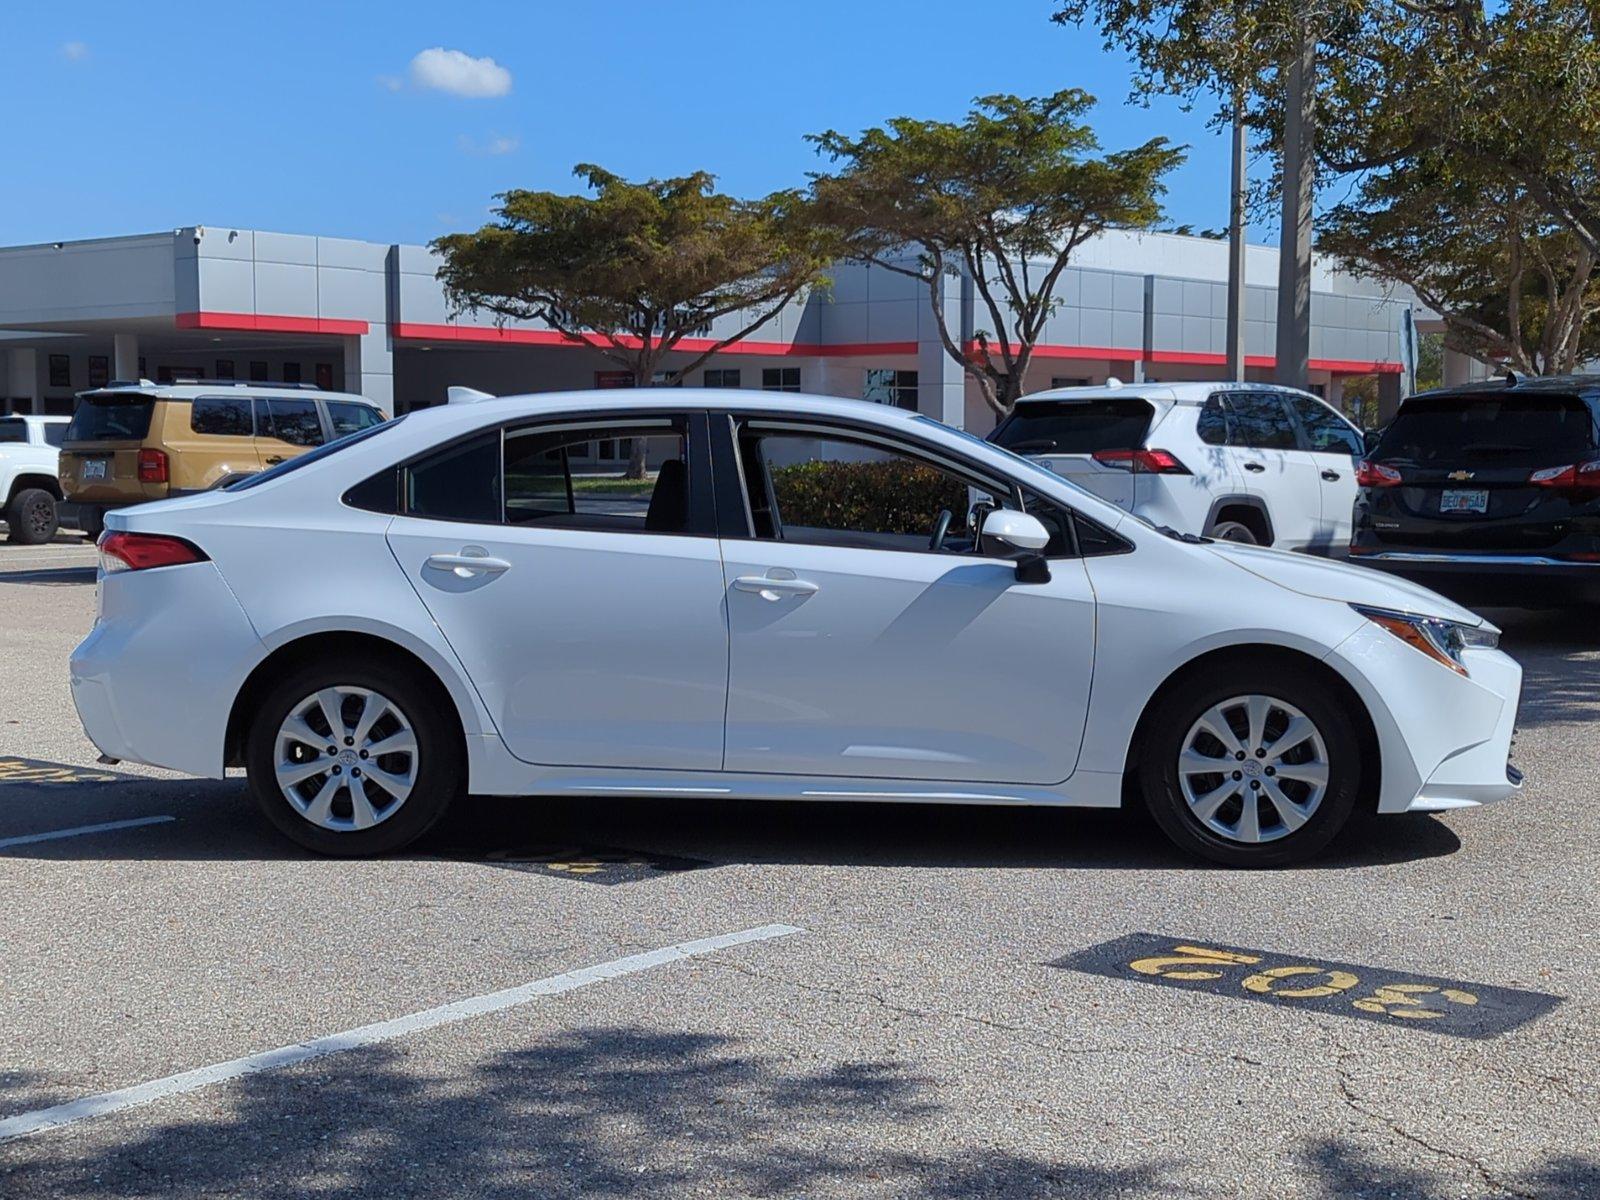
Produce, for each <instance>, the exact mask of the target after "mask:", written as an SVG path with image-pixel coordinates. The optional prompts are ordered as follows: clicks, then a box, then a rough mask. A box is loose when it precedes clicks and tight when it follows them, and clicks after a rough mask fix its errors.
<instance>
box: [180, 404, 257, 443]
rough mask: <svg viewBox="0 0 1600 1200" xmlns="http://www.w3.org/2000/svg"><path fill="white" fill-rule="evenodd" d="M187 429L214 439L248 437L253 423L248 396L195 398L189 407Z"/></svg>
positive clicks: (253, 431) (253, 427) (253, 429)
mask: <svg viewBox="0 0 1600 1200" xmlns="http://www.w3.org/2000/svg"><path fill="white" fill-rule="evenodd" d="M189 428H190V429H191V430H193V431H194V432H195V433H199V434H205V435H208V436H214V437H250V436H252V435H253V434H254V433H255V422H254V421H253V419H252V418H251V415H250V397H249V396H196V397H195V399H194V401H193V402H192V403H191V404H190V405H189Z"/></svg>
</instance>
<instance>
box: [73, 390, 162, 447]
mask: <svg viewBox="0 0 1600 1200" xmlns="http://www.w3.org/2000/svg"><path fill="white" fill-rule="evenodd" d="M154 408H155V399H154V397H151V396H136V395H129V394H128V393H112V394H110V395H101V396H94V395H90V396H85V397H83V399H82V400H81V401H79V403H78V411H77V412H75V413H73V414H72V423H71V424H70V425H68V426H67V441H69V442H115V441H132V442H137V441H140V440H142V439H143V438H144V436H145V434H147V433H149V432H150V413H151V412H152V410H154Z"/></svg>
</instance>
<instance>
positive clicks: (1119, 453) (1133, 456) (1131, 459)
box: [1091, 450, 1189, 475]
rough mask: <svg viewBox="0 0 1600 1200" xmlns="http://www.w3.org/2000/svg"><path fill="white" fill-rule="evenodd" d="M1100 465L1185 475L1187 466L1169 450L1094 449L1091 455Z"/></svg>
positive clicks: (1142, 472)
mask: <svg viewBox="0 0 1600 1200" xmlns="http://www.w3.org/2000/svg"><path fill="white" fill-rule="evenodd" d="M1091 457H1093V459H1094V460H1095V462H1097V463H1099V464H1100V465H1101V466H1102V467H1115V468H1117V470H1119V471H1135V472H1138V473H1140V474H1146V475H1187V474H1189V468H1188V467H1186V466H1184V465H1183V463H1181V462H1179V461H1178V456H1177V455H1175V454H1173V453H1172V452H1171V451H1170V450H1096V451H1095V452H1094V454H1093V455H1092V456H1091Z"/></svg>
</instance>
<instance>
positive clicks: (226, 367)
mask: <svg viewBox="0 0 1600 1200" xmlns="http://www.w3.org/2000/svg"><path fill="white" fill-rule="evenodd" d="M217 378H218V379H232V378H233V359H231V358H219V359H217Z"/></svg>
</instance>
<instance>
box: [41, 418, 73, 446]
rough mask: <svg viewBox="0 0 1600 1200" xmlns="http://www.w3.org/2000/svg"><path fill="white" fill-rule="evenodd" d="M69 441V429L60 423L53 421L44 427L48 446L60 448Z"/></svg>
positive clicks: (45, 440)
mask: <svg viewBox="0 0 1600 1200" xmlns="http://www.w3.org/2000/svg"><path fill="white" fill-rule="evenodd" d="M66 439H67V427H66V426H65V425H63V424H62V423H61V422H60V421H51V422H50V423H49V424H47V425H46V426H45V427H44V442H45V445H47V446H59V445H61V443H62V442H64V441H66Z"/></svg>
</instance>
